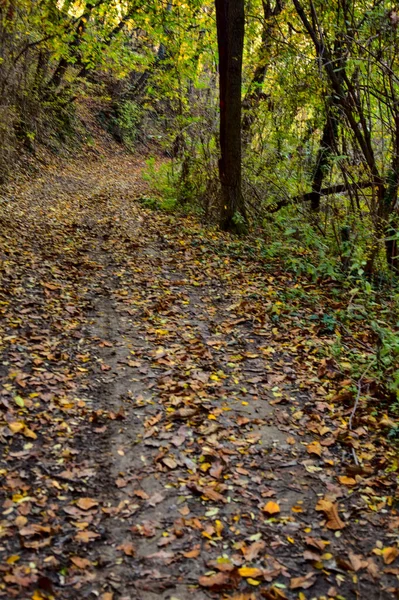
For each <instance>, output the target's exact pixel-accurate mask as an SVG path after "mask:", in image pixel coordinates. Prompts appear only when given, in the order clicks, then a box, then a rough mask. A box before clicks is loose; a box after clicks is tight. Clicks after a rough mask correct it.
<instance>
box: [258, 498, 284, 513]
mask: <svg viewBox="0 0 399 600" xmlns="http://www.w3.org/2000/svg"><path fill="white" fill-rule="evenodd" d="M262 510H263V512H265V513H268V514H269V515H277V514H278V513H279V512H280V506H279V505H278V504H277V502H273V501H272V500H270V501H269V502H268V503H267V504H265V506H264V507H263V508H262Z"/></svg>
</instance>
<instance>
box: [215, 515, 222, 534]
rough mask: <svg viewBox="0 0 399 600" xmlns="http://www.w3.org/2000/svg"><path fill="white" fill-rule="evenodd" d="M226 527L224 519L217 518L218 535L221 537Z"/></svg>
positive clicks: (216, 528)
mask: <svg viewBox="0 0 399 600" xmlns="http://www.w3.org/2000/svg"><path fill="white" fill-rule="evenodd" d="M223 529H224V525H223V523H222V521H219V519H216V521H215V530H216V533H217V536H218V537H220V536H221V535H222V531H223Z"/></svg>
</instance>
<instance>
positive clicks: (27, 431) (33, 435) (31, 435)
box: [22, 427, 37, 440]
mask: <svg viewBox="0 0 399 600" xmlns="http://www.w3.org/2000/svg"><path fill="white" fill-rule="evenodd" d="M22 433H23V434H24V436H25V437H27V438H31V439H32V440H36V439H37V435H36V433H35V432H34V431H32V429H29V427H25V428H24V430H23V432H22Z"/></svg>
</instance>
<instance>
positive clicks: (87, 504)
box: [76, 498, 98, 510]
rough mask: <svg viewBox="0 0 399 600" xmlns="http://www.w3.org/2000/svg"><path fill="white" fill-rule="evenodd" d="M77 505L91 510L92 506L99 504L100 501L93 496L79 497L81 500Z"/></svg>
mask: <svg viewBox="0 0 399 600" xmlns="http://www.w3.org/2000/svg"><path fill="white" fill-rule="evenodd" d="M76 506H78V507H79V508H81V509H82V510H90V509H91V508H94V507H95V506H98V502H97V500H94V499H93V498H79V500H78V501H77V502H76Z"/></svg>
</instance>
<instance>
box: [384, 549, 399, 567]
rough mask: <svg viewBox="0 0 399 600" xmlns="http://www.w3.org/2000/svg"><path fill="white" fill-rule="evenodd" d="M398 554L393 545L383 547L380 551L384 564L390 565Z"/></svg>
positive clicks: (398, 551)
mask: <svg viewBox="0 0 399 600" xmlns="http://www.w3.org/2000/svg"><path fill="white" fill-rule="evenodd" d="M398 556H399V550H398V548H395V547H389V548H384V549H383V551H382V558H383V559H384V563H385V564H386V565H390V564H391V563H393V561H394V560H395V559H396V558H397V557H398Z"/></svg>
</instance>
